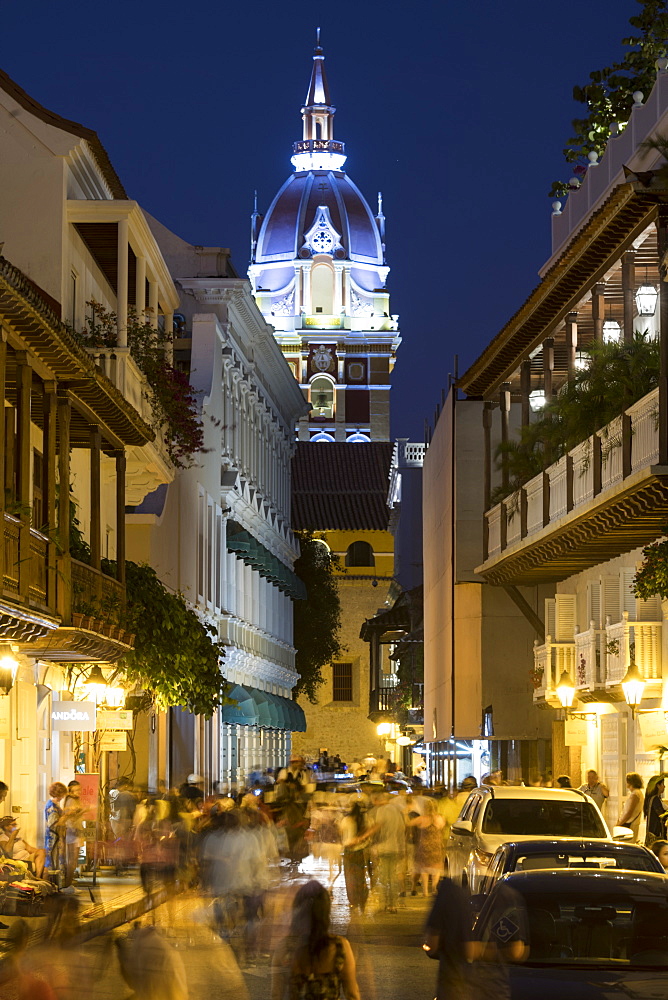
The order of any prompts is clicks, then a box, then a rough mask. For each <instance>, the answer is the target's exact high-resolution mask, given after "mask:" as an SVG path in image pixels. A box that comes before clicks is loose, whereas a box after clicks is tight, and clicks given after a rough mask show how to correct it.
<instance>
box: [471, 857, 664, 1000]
mask: <svg viewBox="0 0 668 1000" xmlns="http://www.w3.org/2000/svg"><path fill="white" fill-rule="evenodd" d="M473 937H474V938H475V939H476V944H475V945H474V948H476V950H477V952H478V959H479V961H478V962H477V963H476V964H475V966H474V968H473V970H472V975H473V977H474V979H475V991H474V995H475V997H476V998H478V1000H536V998H538V997H539V998H541V1000H557V998H559V1000H563V997H568V998H569V1000H595V998H597V997H598V998H601V1000H602V998H612V997H620V998H621V997H634V998H636V1000H650V998H652V1000H656V998H658V997H665V996H668V880H667V879H666V878H665V877H664V876H662V875H658V874H654V873H650V872H635V871H634V872H630V871H622V870H620V869H607V868H606V869H600V870H598V871H592V870H584V871H583V870H581V869H573V868H571V869H565V870H562V871H545V872H513V873H512V874H510V875H505V876H504V877H503V878H501V879H499V880H498V882H497V883H496V885H495V886H494V888H493V889H492V891H491V892H490V894H489V895H488V896H487V899H486V902H485V905H484V907H483V909H482V911H481V912H480V916H479V917H478V920H477V923H476V926H475V930H474V933H473Z"/></svg>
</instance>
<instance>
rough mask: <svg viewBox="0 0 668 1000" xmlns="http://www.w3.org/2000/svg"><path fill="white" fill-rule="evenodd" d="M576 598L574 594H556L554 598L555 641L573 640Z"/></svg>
mask: <svg viewBox="0 0 668 1000" xmlns="http://www.w3.org/2000/svg"><path fill="white" fill-rule="evenodd" d="M576 600H577V598H576V595H575V594H557V595H556V596H555V598H554V602H555V609H554V619H555V625H554V637H555V639H556V640H557V642H573V635H574V633H575V615H576V607H577V605H576Z"/></svg>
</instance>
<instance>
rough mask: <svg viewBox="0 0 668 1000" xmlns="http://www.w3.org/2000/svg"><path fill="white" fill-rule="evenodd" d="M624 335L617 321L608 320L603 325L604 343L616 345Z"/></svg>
mask: <svg viewBox="0 0 668 1000" xmlns="http://www.w3.org/2000/svg"><path fill="white" fill-rule="evenodd" d="M621 334H622V328H621V326H620V325H619V323H618V322H617V320H616V319H606V321H605V323H604V324H603V343H604V344H616V343H617V341H618V340H619V338H620V337H621Z"/></svg>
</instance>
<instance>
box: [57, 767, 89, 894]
mask: <svg viewBox="0 0 668 1000" xmlns="http://www.w3.org/2000/svg"><path fill="white" fill-rule="evenodd" d="M85 814H86V810H85V809H84V807H83V805H82V804H81V785H80V784H79V782H78V781H70V783H69V784H68V786H67V795H66V796H65V798H64V800H63V815H62V820H61V822H62V824H63V826H64V828H65V884H64V886H63V889H62V890H61V891H63V892H75V891H76V890H75V888H74V886H73V884H72V883H73V882H74V872H75V871H76V867H77V864H78V863H79V851H80V849H81V845H82V843H83V835H84V826H83V818H84V816H85Z"/></svg>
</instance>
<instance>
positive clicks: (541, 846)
mask: <svg viewBox="0 0 668 1000" xmlns="http://www.w3.org/2000/svg"><path fill="white" fill-rule="evenodd" d="M550 868H552V869H562V868H578V869H581V870H582V869H585V870H586V869H593V868H612V869H614V868H622V869H626V870H628V871H634V872H655V873H656V874H658V875H663V874H664V870H663V865H662V864H661V862H660V861H659V859H658V858H657V856H656V854H654V853H653V851H648V850H647V848H646V847H641V846H640V844H624V843H618V842H617V841H610V842H607V841H600V840H576V839H573V840H569V839H568V838H566V837H564V838H562V839H560V840H521V841H510V842H509V843H506V844H502V845H501V847H498V848H497V849H496V852H495V854H494V856H493V857H492V860H491V861H490V863H489V866H488V868H487V874H486V875H485V876H484V877H483V878H482V879H481V881H480V892H481V893H486V892H491V890H492V889H493V888H494V885H495V883H496V881H497V880H498V879H499V878H501V876H502V875H507V874H508V872H514V871H537V870H541V869H543V870H544V869H550Z"/></svg>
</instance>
